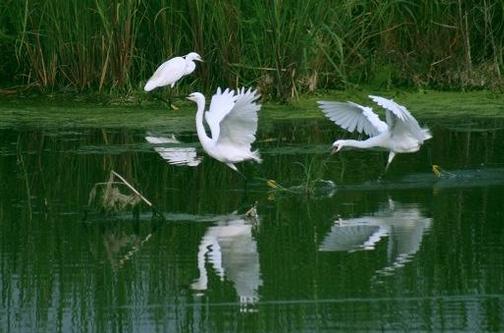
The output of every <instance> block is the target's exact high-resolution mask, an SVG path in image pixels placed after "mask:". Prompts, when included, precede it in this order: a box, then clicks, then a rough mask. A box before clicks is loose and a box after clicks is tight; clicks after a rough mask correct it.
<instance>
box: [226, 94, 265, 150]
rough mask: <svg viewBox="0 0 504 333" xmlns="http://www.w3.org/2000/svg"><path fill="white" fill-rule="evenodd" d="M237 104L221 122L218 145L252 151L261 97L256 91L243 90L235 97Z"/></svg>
mask: <svg viewBox="0 0 504 333" xmlns="http://www.w3.org/2000/svg"><path fill="white" fill-rule="evenodd" d="M235 97H236V102H235V103H234V106H233V107H232V109H231V110H230V111H229V112H228V113H227V114H226V115H225V116H224V118H223V119H222V120H221V122H220V135H219V136H218V143H219V144H224V145H226V144H227V145H234V146H243V147H246V148H248V149H250V145H251V144H252V142H254V141H255V133H256V130H257V112H258V111H259V110H260V109H261V106H260V105H259V104H257V103H256V101H257V99H258V98H259V97H260V95H259V94H257V91H256V90H252V89H249V90H247V91H245V88H242V89H241V90H240V91H238V93H237V94H236V95H235Z"/></svg>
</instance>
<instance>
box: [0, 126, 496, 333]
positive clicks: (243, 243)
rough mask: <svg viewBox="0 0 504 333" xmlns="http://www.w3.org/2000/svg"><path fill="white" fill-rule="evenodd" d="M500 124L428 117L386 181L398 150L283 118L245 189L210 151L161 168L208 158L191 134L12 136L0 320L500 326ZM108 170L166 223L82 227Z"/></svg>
mask: <svg viewBox="0 0 504 333" xmlns="http://www.w3.org/2000/svg"><path fill="white" fill-rule="evenodd" d="M433 124H436V123H433ZM497 125H499V124H497V123H496V122H493V121H491V124H490V125H488V126H486V127H485V123H484V122H482V121H479V120H474V121H471V125H470V126H472V128H476V127H477V128H478V130H477V131H470V130H469V131H468V130H464V131H461V130H459V129H460V127H464V126H463V125H461V124H459V126H457V128H451V127H450V126H449V125H448V124H444V123H441V124H439V125H438V126H437V127H436V125H433V126H431V128H432V129H433V132H434V138H433V139H432V141H430V142H428V143H427V144H426V145H425V146H424V147H423V148H422V150H421V151H420V152H418V153H416V154H409V155H408V154H404V155H401V156H398V157H397V159H396V160H395V161H394V164H392V165H391V168H390V170H388V172H387V174H386V176H385V177H383V178H382V179H381V180H378V179H379V176H380V175H381V174H382V173H383V168H384V166H385V162H386V156H385V155H386V154H382V153H376V152H355V151H348V152H343V153H341V154H338V155H335V156H329V155H328V151H329V146H330V143H331V142H332V141H334V139H335V138H336V137H338V136H345V135H347V134H344V133H342V132H337V130H336V129H335V128H334V126H333V125H332V124H331V123H329V122H327V121H326V120H324V119H303V120H302V121H297V120H295V119H280V120H276V121H271V122H269V123H265V124H264V126H260V133H259V134H258V147H259V148H260V149H261V152H262V155H263V157H264V163H263V164H262V165H260V166H256V165H252V164H244V165H241V166H240V168H241V169H240V170H241V171H242V172H243V173H244V174H246V175H247V176H248V177H250V179H252V181H251V182H250V184H249V186H248V188H247V189H246V190H245V189H244V188H243V182H242V179H241V177H239V175H237V174H236V173H234V172H233V171H232V170H230V169H229V168H227V167H226V166H225V165H223V164H222V163H220V162H218V161H215V160H213V159H211V158H207V157H205V158H203V159H202V160H201V162H199V164H198V165H197V166H196V167H188V166H180V165H172V164H169V163H167V162H166V160H165V159H164V157H166V156H167V154H168V155H170V154H172V153H174V152H175V153H177V152H179V151H177V150H176V149H175V148H177V147H182V148H184V149H185V148H196V151H197V153H198V154H199V151H198V147H199V145H198V143H197V138H196V136H195V133H194V132H192V131H191V130H188V129H187V128H185V127H181V128H179V129H177V128H176V127H177V126H174V127H175V128H169V129H167V131H166V132H161V133H159V134H160V135H151V136H155V137H164V138H168V139H170V138H171V135H169V134H171V133H174V135H175V138H176V140H177V141H178V142H174V141H169V140H168V141H167V140H164V141H163V140H161V141H159V142H154V143H153V144H151V143H149V142H147V141H146V139H145V135H146V131H145V130H144V129H141V130H135V131H133V130H126V129H121V128H109V129H107V128H98V129H93V128H75V129H65V130H55V129H44V128H38V129H37V128H33V127H29V126H28V127H26V128H22V129H19V128H8V129H3V130H2V131H1V136H0V138H1V139H0V175H1V177H2V181H1V182H0V292H1V299H0V302H1V306H0V331H70V330H75V329H76V328H77V329H78V330H99V331H109V330H115V331H122V330H128V331H220V332H226V331H232V332H236V331H260V332H263V331H269V332H287V331H303V330H306V331H326V332H330V331H334V330H392V329H394V330H453V331H480V330H488V331H493V330H495V331H499V330H502V329H503V327H504V326H503V323H504V317H503V315H502V313H503V312H502V307H503V306H504V304H503V302H504V300H503V297H502V294H504V290H503V287H502V286H504V274H503V273H502V272H504V266H503V263H504V247H503V244H504V242H503V237H504V234H503V233H504V229H503V228H502V209H501V208H502V207H501V206H502V200H501V198H502V196H503V195H504V186H503V183H504V172H503V171H504V167H503V166H504V144H503V142H504V131H503V130H502V129H501V128H502V126H500V125H502V121H501V123H500V125H499V126H497ZM470 126H465V127H464V128H466V129H467V127H470ZM485 128H487V130H484V129H485ZM156 133H157V132H156ZM166 133H169V134H166ZM153 145H154V146H153ZM155 148H156V149H155ZM184 152H185V153H187V152H188V151H187V150H185V151H184ZM192 152H193V150H192V149H191V156H192ZM199 156H201V155H199ZM179 157H180V155H178V157H177V160H178V161H180V158H179ZM176 164H180V163H176ZM433 164H437V165H439V166H441V168H442V169H443V170H444V172H445V173H444V174H441V176H440V177H438V176H436V175H435V174H434V173H432V171H431V169H432V165H433ZM110 170H115V171H117V172H118V173H119V174H120V175H122V176H123V177H124V178H125V179H126V180H127V181H128V182H129V183H131V185H132V186H133V187H134V188H136V189H138V191H139V192H140V193H142V194H143V195H144V196H145V197H146V198H147V199H148V200H149V201H150V202H152V203H153V204H154V205H155V206H156V208H157V209H158V211H159V212H160V214H162V216H163V219H155V218H154V219H153V214H152V211H151V210H150V208H149V207H148V206H147V205H146V204H145V203H139V204H138V208H136V212H135V213H133V211H134V210H135V209H131V208H129V207H126V208H125V209H124V210H123V209H121V210H118V211H114V212H110V213H107V214H103V212H94V213H93V214H89V215H88V216H87V218H86V219H85V221H82V217H83V211H84V209H85V207H86V206H87V203H88V199H89V192H90V191H91V189H92V188H93V186H94V184H96V183H99V182H104V181H106V180H107V179H108V177H109V175H110ZM268 180H274V181H275V182H276V184H277V185H280V186H282V187H283V188H285V189H288V191H281V190H278V189H275V188H272V187H269V186H268V185H267V181H268ZM307 188H308V189H311V190H313V191H312V192H310V191H311V190H310V191H307V190H306V189H307ZM121 191H123V189H121ZM121 193H122V194H126V193H125V192H121ZM307 193H308V194H307ZM314 193H315V194H314ZM255 202H257V205H256V206H254V203H255ZM253 206H254V207H255V208H254V211H255V214H252V216H248V215H247V214H246V212H247V211H249V210H250V208H251V207H253ZM249 215H250V214H249Z"/></svg>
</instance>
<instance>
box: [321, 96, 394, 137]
mask: <svg viewBox="0 0 504 333" xmlns="http://www.w3.org/2000/svg"><path fill="white" fill-rule="evenodd" d="M318 104H319V107H320V108H321V109H322V111H323V112H324V114H325V115H326V116H327V117H328V118H329V119H331V120H332V121H334V122H335V123H336V124H337V125H339V126H341V127H342V128H343V129H346V130H347V131H349V132H354V131H357V132H359V133H365V134H367V135H369V136H376V135H378V134H380V133H382V132H384V131H386V130H387V128H388V126H387V124H386V123H385V122H383V121H382V120H380V118H378V115H377V114H376V113H374V112H373V110H372V109H371V108H370V107H366V106H362V105H359V104H357V103H353V102H346V103H342V102H329V101H319V102H318Z"/></svg>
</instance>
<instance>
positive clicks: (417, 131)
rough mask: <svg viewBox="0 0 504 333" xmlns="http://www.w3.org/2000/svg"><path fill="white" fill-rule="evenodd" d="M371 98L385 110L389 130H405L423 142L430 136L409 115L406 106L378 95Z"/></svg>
mask: <svg viewBox="0 0 504 333" xmlns="http://www.w3.org/2000/svg"><path fill="white" fill-rule="evenodd" d="M369 98H371V99H372V100H373V101H374V102H375V103H376V104H378V105H379V106H381V107H382V108H384V109H385V110H387V123H388V125H389V126H390V128H391V131H392V133H393V131H394V130H395V129H396V130H399V129H400V130H407V131H409V132H410V133H411V135H412V136H413V137H414V138H415V139H417V140H418V141H420V143H423V141H424V140H427V139H429V138H430V137H431V135H430V133H429V132H428V130H424V129H422V128H420V125H418V122H417V120H416V119H415V118H414V117H413V116H412V115H411V113H410V112H409V111H408V109H406V107H404V106H402V105H399V104H397V103H396V102H394V101H393V100H391V99H387V98H383V97H380V96H372V95H370V96H369Z"/></svg>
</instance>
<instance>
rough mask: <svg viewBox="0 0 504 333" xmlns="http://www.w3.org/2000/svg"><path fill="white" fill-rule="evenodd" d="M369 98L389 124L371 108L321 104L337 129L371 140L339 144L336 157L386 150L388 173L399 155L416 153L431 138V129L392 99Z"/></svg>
mask: <svg viewBox="0 0 504 333" xmlns="http://www.w3.org/2000/svg"><path fill="white" fill-rule="evenodd" d="M369 98H371V99H372V100H373V101H374V102H375V103H377V104H378V105H379V106H381V107H382V108H384V109H385V111H386V114H385V115H386V121H387V122H384V121H382V120H380V118H379V117H378V115H377V114H376V113H374V112H373V109H372V108H370V107H367V106H362V105H359V104H357V103H353V102H346V103H344V102H329V101H319V102H318V103H319V107H320V108H321V109H322V111H323V112H324V114H325V115H326V116H327V117H328V118H329V119H331V120H332V121H334V122H335V123H336V124H337V125H339V126H341V127H342V128H343V129H346V130H347V131H349V132H354V131H357V132H358V133H365V134H367V135H368V136H369V138H368V139H367V140H336V141H334V143H333V153H335V152H338V151H340V150H341V149H343V148H356V149H378V150H387V151H389V156H388V161H387V166H386V167H385V170H387V169H388V167H389V165H390V163H391V162H392V160H393V159H394V157H395V155H396V154H398V153H414V152H416V151H418V150H419V149H420V146H421V145H422V144H423V143H424V141H425V140H428V139H430V138H432V135H431V133H430V131H429V129H428V128H421V127H420V125H418V122H417V120H416V119H415V118H414V117H413V116H412V115H411V113H410V112H409V111H408V110H407V109H406V107H404V106H402V105H399V104H397V103H396V102H394V101H393V100H392V99H387V98H383V97H379V96H371V95H370V96H369Z"/></svg>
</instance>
